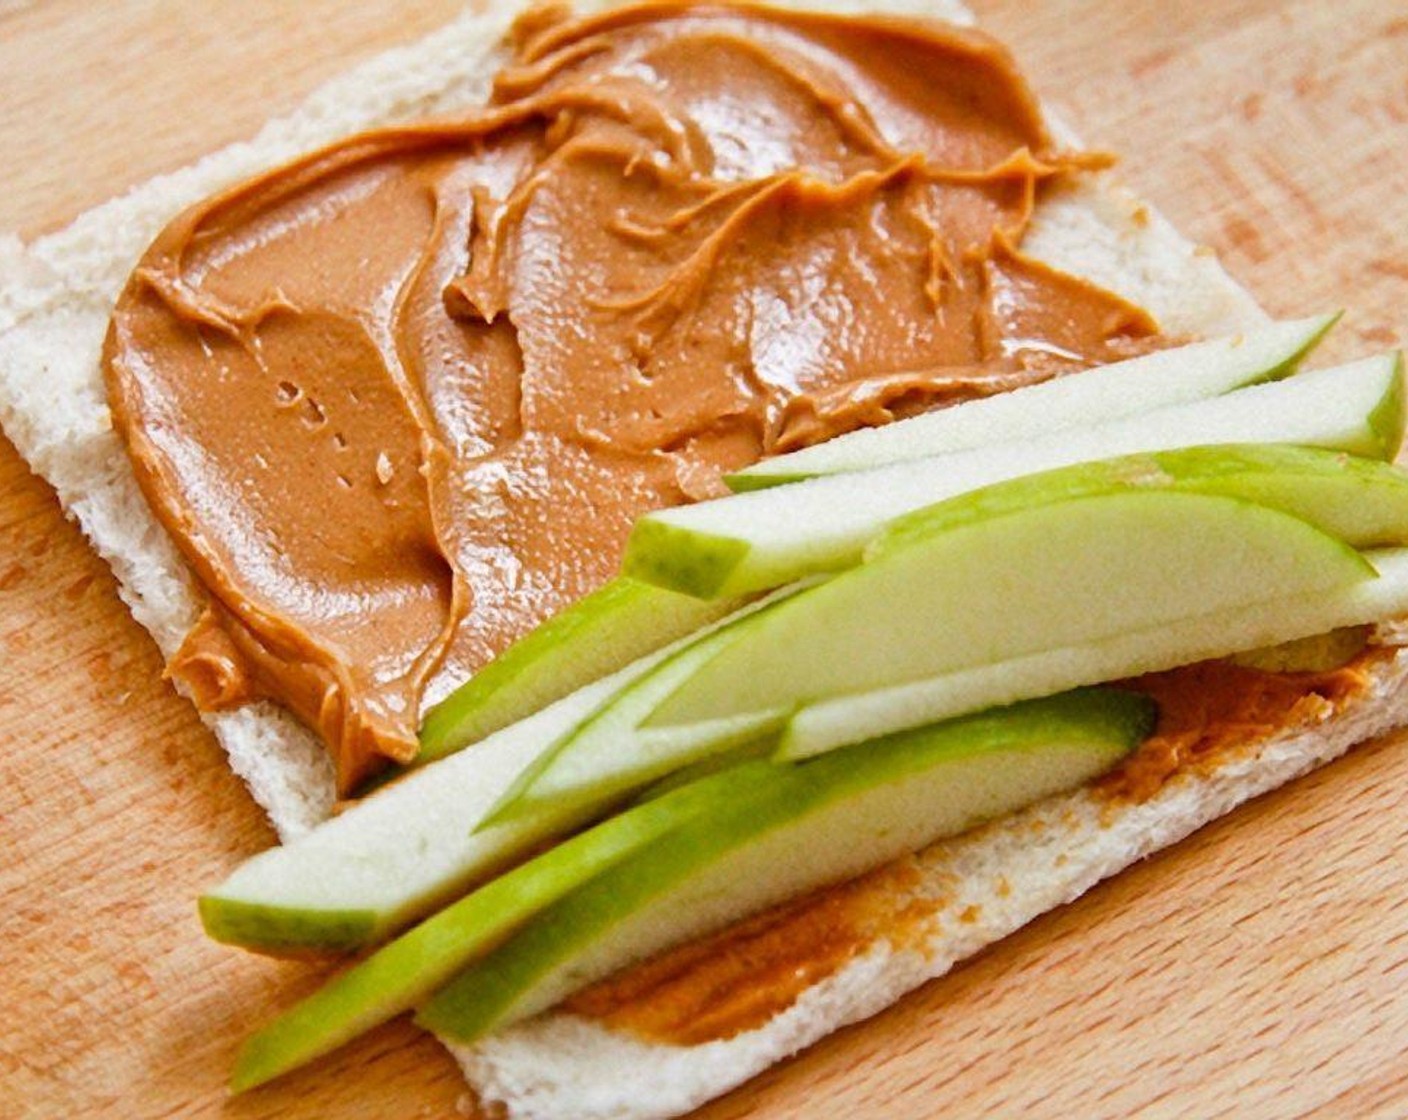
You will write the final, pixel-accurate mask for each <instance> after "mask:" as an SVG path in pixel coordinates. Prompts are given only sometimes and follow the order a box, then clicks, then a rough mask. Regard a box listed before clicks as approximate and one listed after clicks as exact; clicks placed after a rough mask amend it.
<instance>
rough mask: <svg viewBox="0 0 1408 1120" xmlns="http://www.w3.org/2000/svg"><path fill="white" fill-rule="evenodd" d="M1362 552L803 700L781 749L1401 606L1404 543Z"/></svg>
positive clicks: (882, 729) (1394, 611)
mask: <svg viewBox="0 0 1408 1120" xmlns="http://www.w3.org/2000/svg"><path fill="white" fill-rule="evenodd" d="M1367 558H1368V560H1369V562H1370V563H1372V564H1373V565H1374V567H1375V568H1376V569H1377V570H1378V573H1379V574H1378V576H1377V578H1375V579H1372V580H1369V581H1367V582H1365V583H1357V584H1354V585H1353V586H1350V587H1343V588H1338V589H1335V590H1332V591H1328V592H1325V593H1323V594H1320V595H1311V596H1305V595H1292V596H1288V597H1286V598H1278V599H1270V600H1266V601H1264V602H1260V603H1254V604H1252V605H1250V606H1247V607H1242V608H1240V609H1238V610H1232V611H1221V612H1216V613H1213V614H1206V615H1199V616H1196V617H1193V618H1187V619H1180V620H1178V621H1176V622H1173V623H1168V624H1165V625H1162V626H1157V627H1153V628H1151V629H1148V630H1141V631H1134V632H1131V633H1128V634H1121V635H1119V636H1117V637H1114V638H1110V639H1106V640H1104V641H1099V642H1092V643H1088V644H1085V645H1078V646H1070V647H1067V648H1064V649H1050V650H1041V651H1039V652H1036V653H1030V654H1026V655H1024V656H1020V657H1016V658H1012V659H1010V660H1007V661H999V662H995V663H993V664H989V665H981V666H978V667H976V668H972V669H966V670H960V671H958V672H954V673H949V674H946V675H944V676H938V677H935V678H932V679H929V680H920V681H914V682H910V683H908V684H901V685H896V686H893V687H890V688H883V689H877V690H876V691H874V692H868V693H862V694H859V695H851V696H844V697H836V698H833V699H829V700H824V701H820V702H818V703H815V704H811V705H808V706H807V707H804V708H802V709H801V710H800V711H798V712H797V713H796V714H795V715H794V716H793V717H792V719H791V721H790V722H789V724H788V726H787V729H786V730H785V731H784V733H783V735H782V737H781V741H780V745H779V748H778V757H780V758H792V759H796V758H806V757H809V756H811V755H815V754H820V753H822V752H824V751H830V750H834V749H836V748H838V747H846V746H848V745H851V744H855V743H859V742H862V741H864V740H866V739H870V738H872V737H873V736H876V735H885V734H891V733H894V732H896V731H899V730H902V729H904V728H906V727H915V726H920V725H923V724H927V723H929V722H931V721H933V720H938V719H949V718H952V717H955V716H959V715H962V714H963V713H965V712H970V711H980V710H983V709H984V708H986V707H988V706H989V705H992V704H1006V703H1011V702H1013V701H1015V700H1019V699H1028V698H1031V697H1034V696H1042V695H1046V694H1048V693H1052V692H1057V691H1060V690H1062V689H1066V688H1072V687H1077V686H1079V685H1081V684H1083V683H1087V682H1092V681H1109V680H1117V679H1121V678H1124V677H1131V676H1136V675H1138V674H1140V673H1152V672H1158V671H1160V670H1163V669H1171V668H1174V667H1175V666H1178V665H1186V664H1190V663H1192V662H1195V661H1205V660H1208V659H1209V658H1213V657H1222V656H1225V655H1227V654H1230V653H1235V652H1237V651H1238V650H1249V649H1260V648H1262V647H1266V646H1273V645H1276V644H1278V643H1282V642H1286V641H1290V640H1292V639H1295V638H1299V637H1304V636H1307V635H1318V634H1326V633H1328V632H1330V631H1333V630H1337V629H1339V628H1341V627H1353V626H1360V625H1363V624H1367V623H1370V622H1379V621H1383V620H1384V619H1388V618H1398V617H1402V616H1404V615H1408V549H1384V550H1378V551H1374V552H1370V553H1368V554H1367ZM845 753H848V752H845Z"/></svg>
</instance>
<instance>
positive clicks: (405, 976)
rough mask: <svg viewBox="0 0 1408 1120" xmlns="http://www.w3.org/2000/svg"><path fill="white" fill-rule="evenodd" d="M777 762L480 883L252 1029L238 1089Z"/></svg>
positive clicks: (329, 1043) (408, 1000) (388, 1004)
mask: <svg viewBox="0 0 1408 1120" xmlns="http://www.w3.org/2000/svg"><path fill="white" fill-rule="evenodd" d="M775 769H776V767H775V766H774V765H772V764H770V763H767V762H755V763H753V764H752V765H751V766H749V767H745V768H742V769H735V770H733V771H730V772H728V773H726V774H720V775H717V776H715V777H713V778H709V779H705V780H703V781H700V782H696V783H694V784H692V785H690V786H686V787H683V788H680V789H677V790H675V791H673V792H671V793H668V794H665V795H664V796H662V797H659V798H657V799H655V800H653V801H651V802H648V803H646V804H643V805H641V806H638V807H637V808H635V809H632V810H631V811H629V812H627V813H623V814H621V815H620V816H618V817H613V818H612V819H610V820H608V821H606V822H604V823H602V824H600V825H598V826H596V827H595V828H593V829H591V830H589V831H587V832H584V833H581V834H579V835H578V836H575V837H573V838H572V839H570V840H567V841H565V842H564V843H562V844H559V845H558V846H556V847H554V848H551V849H549V850H548V851H547V852H545V853H544V854H542V855H540V856H538V857H537V858H535V859H533V860H530V861H529V862H527V863H525V864H521V865H520V866H518V867H516V868H514V869H513V870H512V871H510V872H508V873H507V874H505V875H503V876H501V877H500V878H498V879H495V880H493V881H492V882H490V883H488V884H486V885H485V886H483V887H481V888H479V889H478V890H477V891H475V892H474V893H473V894H470V895H467V896H466V897H464V898H462V899H460V900H459V901H458V902H455V903H453V904H452V905H450V906H448V907H446V908H445V909H444V910H442V911H440V912H439V913H438V914H436V915H434V916H433V917H431V918H428V919H427V920H426V921H424V922H422V923H421V924H420V925H418V926H416V927H415V928H414V929H412V930H409V931H408V932H406V933H404V934H402V935H401V936H400V937H399V938H397V939H396V940H395V941H393V942H391V943H390V944H388V945H385V946H383V947H382V948H381V949H379V950H377V951H376V952H375V953H373V954H372V955H371V956H369V957H367V958H366V959H365V960H363V961H361V962H359V963H358V964H356V965H353V966H352V967H351V968H349V969H347V970H346V971H345V972H342V973H340V974H339V975H337V976H336V977H334V978H333V979H332V980H331V981H329V982H328V983H327V984H326V985H325V986H324V987H322V988H321V989H319V990H318V991H317V992H316V993H314V994H313V995H312V996H310V997H309V998H308V999H305V1000H304V1001H303V1002H301V1003H300V1004H298V1005H297V1006H296V1007H294V1008H292V1009H291V1010H289V1011H288V1012H286V1013H284V1014H283V1015H281V1016H280V1017H279V1018H278V1019H276V1020H275V1021H274V1022H272V1023H270V1024H269V1025H268V1026H267V1027H265V1028H263V1029H262V1030H260V1031H259V1032H258V1033H257V1034H255V1035H253V1036H252V1037H251V1038H250V1039H249V1041H248V1042H246V1043H245V1045H244V1047H243V1048H242V1049H241V1051H240V1055H239V1059H238V1060H237V1062H236V1064H235V1071H234V1075H233V1077H232V1088H233V1089H234V1090H235V1091H236V1092H242V1091H244V1090H245V1089H251V1088H253V1087H254V1086H256V1085H262V1084H264V1082H266V1081H270V1080H272V1079H273V1078H275V1077H278V1076H280V1075H281V1074H284V1073H287V1072H288V1071H290V1070H292V1069H296V1068H298V1067H299V1066H302V1065H305V1064H306V1063H308V1062H310V1061H312V1060H314V1059H315V1058H318V1057H321V1056H322V1055H323V1054H327V1053H329V1052H330V1051H332V1050H334V1049H336V1048H337V1047H339V1046H341V1045H342V1044H343V1043H345V1042H347V1041H349V1040H350V1039H352V1038H355V1037H356V1036H357V1035H359V1034H362V1033H363V1032H365V1031H368V1030H371V1029H372V1028H373V1027H375V1026H377V1025H378V1024H380V1023H383V1022H385V1021H386V1020H388V1019H390V1018H392V1017H393V1016H395V1015H399V1014H400V1013H401V1012H403V1011H409V1010H410V1009H411V1008H412V1007H414V1006H415V1005H416V1004H417V1003H420V1002H421V1001H422V1000H424V999H426V998H427V997H428V996H429V995H430V994H431V993H432V992H433V991H434V990H435V989H436V988H438V987H440V986H441V985H442V984H444V983H445V982H446V981H447V980H449V979H450V978H451V977H452V976H454V974H455V973H456V972H458V971H459V970H460V969H461V968H463V967H464V966H465V964H467V963H468V962H470V961H472V960H474V959H475V958H476V957H480V956H483V955H484V954H485V953H487V952H488V951H489V950H490V949H492V948H494V947H495V946H496V945H498V944H499V943H500V942H502V941H503V940H504V939H505V938H506V937H508V936H509V935H510V934H511V933H512V932H513V931H514V930H515V929H516V928H517V927H519V926H521V925H522V924H523V923H524V922H525V921H527V920H528V919H530V918H531V917H532V916H533V915H534V914H536V913H537V912H539V911H540V910H542V909H544V908H545V907H547V906H549V905H551V904H552V903H553V902H555V901H556V900H557V899H559V898H561V897H563V896H564V895H565V894H567V893H568V892H570V891H572V890H574V889H575V888H577V887H579V886H581V885H582V884H583V883H585V882H587V881H588V880H589V879H591V878H592V877H593V876H595V875H598V874H600V873H601V872H603V871H605V870H606V869H607V868H609V867H611V866H613V865H614V864H617V863H619V862H620V861H622V860H624V859H626V858H628V857H629V856H631V855H632V854H633V853H635V852H638V851H639V850H641V849H642V848H643V847H645V846H647V845H649V844H653V843H655V842H656V841H658V840H659V839H660V838H661V837H663V836H665V835H666V834H667V833H669V832H670V831H671V830H673V829H676V828H678V827H680V825H682V824H683V823H684V822H685V821H687V820H689V819H690V818H692V817H694V816H697V815H698V814H699V813H701V812H705V811H708V810H710V809H712V808H713V807H714V806H715V805H716V804H717V803H718V802H719V800H720V799H721V798H729V797H733V796H737V795H738V794H739V793H740V792H746V791H747V790H749V789H751V788H752V787H753V786H755V785H756V784H758V783H759V782H760V781H765V780H766V779H767V777H768V776H769V775H770V774H771V773H772V771H774V770H775Z"/></svg>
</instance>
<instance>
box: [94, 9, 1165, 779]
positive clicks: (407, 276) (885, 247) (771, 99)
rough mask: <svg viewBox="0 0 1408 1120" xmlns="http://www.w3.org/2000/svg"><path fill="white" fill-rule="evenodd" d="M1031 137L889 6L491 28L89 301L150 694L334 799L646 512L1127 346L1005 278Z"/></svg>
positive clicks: (1085, 292) (1052, 274) (998, 63)
mask: <svg viewBox="0 0 1408 1120" xmlns="http://www.w3.org/2000/svg"><path fill="white" fill-rule="evenodd" d="M1102 162H1103V161H1102V160H1100V159H1099V158H1095V157H1090V156H1084V155H1081V154H1075V153H1068V152H1063V151H1060V150H1059V149H1057V147H1056V146H1055V145H1054V143H1053V141H1052V139H1051V137H1050V135H1049V134H1048V132H1047V130H1046V128H1045V126H1044V124H1043V122H1042V119H1041V116H1040V113H1039V111H1038V108H1037V105H1036V102H1035V100H1034V99H1033V97H1032V94H1031V92H1030V91H1029V89H1028V87H1027V85H1026V83H1025V81H1024V80H1023V78H1022V76H1021V75H1020V74H1019V73H1018V72H1017V70H1016V68H1015V66H1014V64H1013V62H1012V60H1011V59H1010V58H1009V56H1008V54H1007V53H1006V51H1005V50H1003V49H1002V48H1001V47H1000V46H998V45H997V44H995V43H994V42H993V41H992V40H990V39H988V38H986V37H985V36H983V35H980V34H978V33H976V32H972V31H967V30H961V29H958V28H954V27H950V26H947V25H943V24H938V23H932V22H925V21H919V20H908V19H893V18H884V17H852V16H847V17H839V16H830V15H820V14H805V13H795V12H782V11H773V10H769V9H766V8H760V7H752V6H749V7H732V6H724V5H687V4H646V5H640V6H635V7H629V8H623V9H619V10H615V11H611V12H607V13H605V14H602V15H596V16H591V17H586V18H582V19H575V20H573V19H569V18H567V17H565V16H564V15H562V14H561V13H556V12H554V13H542V12H539V13H535V14H533V15H532V16H531V17H530V18H525V19H524V20H522V21H520V23H519V25H518V28H517V30H516V33H515V41H514V42H513V44H512V59H511V61H510V62H509V64H508V65H507V67H506V68H505V69H504V70H503V71H502V72H501V73H500V74H499V76H498V78H497V80H496V82H495V84H494V88H493V94H492V97H491V99H490V102H489V104H488V105H487V106H486V107H484V108H483V109H482V110H478V111H475V112H473V113H470V114H468V115H465V116H463V117H460V118H457V119H453V120H443V121H436V122H431V123H426V124H421V125H416V126H410V127H401V128H392V129H385V130H382V131H378V132H371V133H367V134H364V135H360V136H356V137H353V138H351V139H348V140H346V141H344V142H342V143H339V144H336V145H334V146H332V147H329V148H326V149H324V150H322V151H319V152H316V153H313V154H311V155H308V156H306V157H304V158H302V159H299V160H297V161H296V162H294V163H291V164H289V165H287V166H285V167H282V168H279V169H277V170H275V171H272V172H270V173H268V174H265V175H262V176H260V177H259V178H256V179H254V180H252V181H250V182H247V183H244V184H241V185H239V186H236V187H234V188H232V189H230V190H227V191H225V192H224V193H222V194H220V195H218V196H216V197H214V198H212V199H209V200H207V201H205V202H203V203H201V204H199V205H198V206H196V207H194V208H193V209H191V210H189V211H187V212H186V213H184V214H183V215H181V216H180V217H179V218H177V219H176V220H175V221H174V222H173V223H172V224H171V225H170V226H169V227H168V228H167V229H166V230H165V231H164V232H163V233H162V234H161V235H160V236H159V237H158V238H157V240H156V242H155V243H154V244H153V245H152V246H151V248H150V249H149V250H148V251H147V253H146V255H145V256H144V257H143V258H142V260H141V262H140V264H139V265H138V266H137V268H136V270H135V272H134V273H133V275H132V277H131V279H130V281H129V283H128V285H127V287H126V289H125V291H124V293H123V295H122V297H121V299H120V301H119V303H118V305H117V307H116V310H115V312H114V314H113V318H112V323H111V327H110V330H109V334H108V338H107V343H106V350H105V367H106V376H107V383H108V389H109V395H110V399H111V402H112V406H113V413H114V416H115V420H116V424H117V427H118V429H119V430H120V432H121V433H122V435H123V436H124V437H125V438H126V441H127V444H128V447H129V449H130V451H131V454H132V457H133V460H134V463H135V466H136V470H137V475H138V478H139V479H140V481H141V484H142V487H143V489H144V491H145V492H146V495H147V497H148V499H149V500H150V502H151V504H152V506H153V507H154V508H155V510H156V512H157V515H158V517H159V518H160V519H161V521H162V523H163V524H164V525H165V527H166V528H167V529H168V530H169V531H170V533H171V534H172V536H173V537H174V538H175V540H176V542H177V543H178V545H179V547H180V548H181V550H182V553H183V555H184V556H185V558H186V560H187V561H188V562H189V564H190V566H191V568H192V569H193V571H194V572H195V574H196V576H197V578H198V579H199V580H200V581H201V583H202V584H203V585H204V590H205V591H206V592H207V595H208V604H209V605H208V608H207V610H206V612H205V615H204V617H203V618H202V619H201V621H200V623H199V624H198V625H197V626H196V627H195V628H194V629H193V630H192V632H191V634H190V635H189V637H188V639H187V641H186V643H185V645H184V647H183V648H182V649H181V651H180V653H179V654H178V656H177V657H176V659H175V661H174V663H173V665H172V667H171V671H172V674H173V675H174V676H175V677H176V678H177V679H178V680H180V681H182V682H184V683H185V684H186V685H187V686H188V690H189V691H190V692H191V693H192V694H193V695H194V698H195V699H196V702H197V703H198V704H200V705H201V706H203V707H205V708H218V707H228V706H232V705H236V704H240V703H244V702H246V701H248V700H251V699H255V698H261V697H266V698H271V699H273V700H276V701H278V702H280V703H282V704H283V705H285V706H286V707H288V708H289V709H290V710H292V711H293V712H294V713H296V714H297V715H298V716H299V717H301V718H302V719H303V720H304V721H306V722H307V723H308V724H310V725H311V726H312V727H314V728H315V729H316V730H317V731H318V733H319V734H320V735H321V736H322V737H323V738H324V740H325V741H326V743H327V745H328V748H329V750H330V751H331V753H332V756H333V758H334V760H335V762H336V767H337V773H338V783H339V787H340V789H341V790H342V791H343V792H346V791H348V790H350V789H352V788H353V787H355V786H356V785H357V784H358V782H359V781H360V780H361V779H362V778H364V777H366V776H367V775H368V774H370V773H371V772H372V771H374V770H375V769H377V768H378V767H379V766H380V765H382V764H383V763H384V761H385V760H386V759H396V760H401V761H405V760H408V759H409V758H411V757H412V756H413V755H414V753H415V751H416V747H417V743H416V732H417V727H418V724H419V720H420V717H421V714H422V711H423V708H424V706H425V705H426V704H427V703H429V702H433V701H434V700H435V699H438V698H440V697H442V696H444V695H445V694H446V693H448V692H449V691H450V690H451V689H452V688H453V687H454V686H456V685H457V684H459V683H461V682H462V681H463V680H465V679H466V678H467V677H468V676H469V675H470V674H472V673H473V672H474V671H475V670H476V669H478V668H479V667H480V666H482V665H483V664H485V663H486V662H487V661H489V660H490V659H491V658H493V657H494V656H495V655H496V654H497V653H499V652H500V651H501V650H503V649H504V648H505V647H506V646H507V645H509V644H510V643H511V642H512V641H514V640H515V639H517V638H519V637H521V636H522V635H523V634H524V633H526V632H527V631H528V630H530V629H531V628H532V627H534V626H535V625H536V624H538V623H540V622H541V621H543V620H544V619H546V618H548V617H549V616H551V615H553V614H554V613H556V612H557V611H559V610H561V609H562V608H563V607H565V606H566V605H568V604H570V603H571V602H573V601H574V600H576V599H577V598H579V597H580V596H582V595H583V594H585V593H586V592H588V591H591V590H592V589H594V588H595V587H597V586H598V585H600V584H601V583H603V582H604V581H605V580H606V579H607V578H608V577H609V576H610V575H611V574H612V573H613V572H614V570H615V568H616V565H617V562H618V559H619V554H620V550H621V548H622V546H623V544H624V541H625V537H626V533H627V530H628V529H629V527H630V525H631V522H632V520H633V519H634V518H635V517H636V516H637V515H638V514H640V513H642V512H644V511H646V510H649V509H652V508H658V507H662V506H667V505H672V504H678V503H681V502H685V501H690V500H694V499H698V498H702V497H707V496H710V495H713V494H715V493H718V492H719V491H720V483H719V478H720V475H721V474H722V473H723V472H726V471H729V470H733V469H737V468H739V467H741V466H743V465H746V464H747V463H749V462H752V461H754V460H756V459H757V458H758V457H760V456H762V455H766V454H769V453H771V452H774V451H779V450H788V449H791V448H794V447H797V446H801V445H804V444H808V443H812V442H816V441H819V440H822V439H826V438H828V437H830V436H832V435H835V434H838V433H839V432H841V431H844V430H846V429H848V428H850V427H854V426H857V425H860V424H873V423H879V422H884V421H885V420H888V419H889V418H891V417H892V416H894V415H896V414H900V413H903V412H908V411H917V410H920V409H924V408H932V407H937V406H943V405H948V404H952V403H956V402H959V401H962V400H965V399H969V398H973V397H980V396H984V395H987V394H990V393H993V392H999V391H1005V390H1007V389H1011V388H1014V387H1016V386H1018V385H1022V384H1026V383H1028V382H1033V381H1038V380H1041V379H1044V378H1047V377H1051V376H1054V375H1057V374H1060V373H1064V372H1068V371H1071V370H1075V369H1079V368H1083V367H1085V366H1088V365H1090V364H1093V363H1099V362H1106V361H1111V360H1115V359H1118V358H1120V357H1124V356H1128V354H1130V353H1132V352H1135V351H1137V350H1139V349H1142V348H1144V347H1145V346H1147V345H1148V343H1147V341H1145V340H1147V339H1148V338H1149V336H1151V335H1152V334H1153V333H1154V330H1155V327H1154V324H1153V323H1152V321H1151V320H1150V319H1149V317H1148V316H1147V315H1146V314H1145V313H1144V312H1142V311H1141V310H1140V309H1138V308H1137V307H1134V306H1132V305H1130V304H1128V303H1126V302H1125V301H1123V300H1121V299H1120V298H1118V297H1117V296H1115V295H1113V294H1111V293H1109V292H1106V291H1103V290H1101V289H1099V288H1097V287H1095V286H1093V285H1091V284H1089V283H1087V282H1085V281H1083V280H1080V279H1078V278H1076V277H1073V276H1070V275H1066V274H1063V273H1060V272H1058V271H1055V270H1053V269H1052V268H1049V267H1047V266H1045V265H1042V264H1040V263H1039V262H1037V261H1035V260H1033V259H1030V258H1028V257H1026V256H1024V255H1023V253H1022V250H1021V243H1022V238H1023V234H1024V231H1025V229H1026V226H1027V224H1028V221H1029V219H1030V216H1031V213H1032V210H1033V207H1034V205H1035V204H1036V201H1037V199H1038V197H1039V195H1040V193H1041V191H1042V190H1043V189H1044V188H1046V187H1047V186H1048V185H1049V184H1052V183H1054V182H1058V181H1061V180H1066V179H1069V178H1071V177H1073V176H1078V175H1082V174H1085V173H1088V172H1089V171H1090V170H1092V169H1094V168H1096V167H1098V166H1100V165H1101V164H1102Z"/></svg>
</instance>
